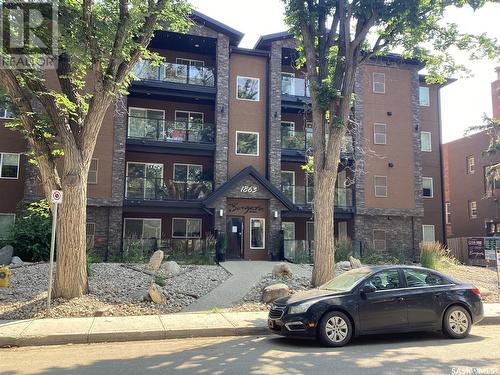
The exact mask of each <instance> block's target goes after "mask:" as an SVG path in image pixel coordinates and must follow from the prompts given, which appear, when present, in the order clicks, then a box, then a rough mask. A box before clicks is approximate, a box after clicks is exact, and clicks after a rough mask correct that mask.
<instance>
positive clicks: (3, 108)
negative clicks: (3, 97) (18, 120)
mask: <svg viewBox="0 0 500 375" xmlns="http://www.w3.org/2000/svg"><path fill="white" fill-rule="evenodd" d="M0 118H2V119H13V118H14V114H13V113H12V112H11V111H10V110H9V106H8V105H6V104H2V105H0Z"/></svg>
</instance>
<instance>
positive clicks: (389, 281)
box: [365, 269, 401, 290]
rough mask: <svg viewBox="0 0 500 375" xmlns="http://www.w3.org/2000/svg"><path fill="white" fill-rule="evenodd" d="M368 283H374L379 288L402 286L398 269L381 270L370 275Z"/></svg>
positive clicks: (388, 288)
mask: <svg viewBox="0 0 500 375" xmlns="http://www.w3.org/2000/svg"><path fill="white" fill-rule="evenodd" d="M366 284H371V285H373V286H374V287H375V288H376V289H377V290H390V289H396V288H400V287H401V285H400V283H399V272H398V270H397V269H394V270H387V271H382V272H379V273H377V274H375V275H373V276H372V277H370V278H369V279H368V281H367V282H366ZM366 284H365V285H366Z"/></svg>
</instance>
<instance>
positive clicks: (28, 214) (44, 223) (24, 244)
mask: <svg viewBox="0 0 500 375" xmlns="http://www.w3.org/2000/svg"><path fill="white" fill-rule="evenodd" d="M51 230H52V217H51V214H50V207H49V204H48V202H47V200H45V199H42V200H41V201H38V202H33V203H30V204H29V205H27V206H26V207H25V208H24V209H23V211H22V212H21V214H20V215H19V216H18V218H17V220H16V222H15V224H14V226H13V227H12V230H11V233H10V236H9V242H10V244H11V245H12V246H13V247H14V251H15V254H16V255H17V256H18V257H20V258H21V259H22V260H24V261H31V262H38V261H46V260H49V256H50V235H51Z"/></svg>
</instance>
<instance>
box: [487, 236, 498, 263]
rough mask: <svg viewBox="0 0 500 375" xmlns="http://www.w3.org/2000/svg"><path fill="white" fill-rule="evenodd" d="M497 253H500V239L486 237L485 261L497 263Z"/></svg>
mask: <svg viewBox="0 0 500 375" xmlns="http://www.w3.org/2000/svg"><path fill="white" fill-rule="evenodd" d="M497 251H500V238H498V237H490V238H488V237H486V238H485V239H484V259H486V260H493V261H495V260H496V252H497Z"/></svg>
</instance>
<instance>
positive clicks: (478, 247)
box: [467, 238, 484, 259]
mask: <svg viewBox="0 0 500 375" xmlns="http://www.w3.org/2000/svg"><path fill="white" fill-rule="evenodd" d="M467 253H468V256H469V259H484V238H467Z"/></svg>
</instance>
